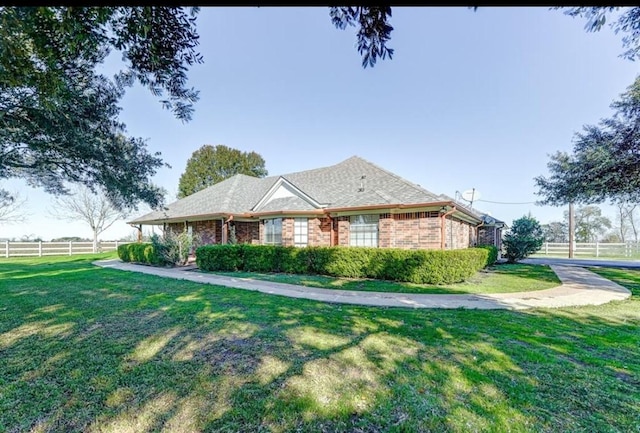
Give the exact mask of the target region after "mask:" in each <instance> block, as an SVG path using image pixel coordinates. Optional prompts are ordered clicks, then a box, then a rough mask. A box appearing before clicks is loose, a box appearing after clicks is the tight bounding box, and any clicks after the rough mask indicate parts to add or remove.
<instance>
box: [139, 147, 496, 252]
mask: <svg viewBox="0 0 640 433" xmlns="http://www.w3.org/2000/svg"><path fill="white" fill-rule="evenodd" d="M129 224H132V225H135V226H138V228H139V230H141V227H142V225H145V224H146V225H163V227H164V228H165V229H169V230H172V231H183V230H185V229H186V230H188V231H189V232H192V233H194V234H197V235H199V236H200V239H201V241H202V242H203V243H207V244H220V243H222V244H224V243H228V242H229V240H230V236H234V235H235V238H236V240H237V242H238V243H252V244H267V245H285V246H300V247H302V246H334V245H344V246H367V247H380V248H403V249H457V248H467V247H469V246H474V245H476V244H477V243H478V234H479V232H478V229H479V228H482V226H483V225H484V222H483V216H482V215H481V214H478V213H476V212H475V211H473V210H471V209H469V208H467V207H465V206H464V205H462V204H460V203H458V202H456V201H454V200H453V199H451V198H450V197H447V196H445V195H436V194H434V193H432V192H430V191H427V190H426V189H424V188H422V187H420V186H419V185H416V184H413V183H411V182H409V181H407V180H405V179H403V178H401V177H400V176H398V175H396V174H394V173H391V172H389V171H387V170H385V169H383V168H381V167H378V166H377V165H375V164H372V163H370V162H368V161H365V160H364V159H362V158H360V157H357V156H353V157H351V158H349V159H347V160H345V161H342V162H340V163H338V164H335V165H332V166H329V167H322V168H317V169H313V170H306V171H300V172H296V173H291V174H285V175H281V176H269V177H265V178H256V177H252V176H246V175H242V174H238V175H235V176H233V177H231V178H229V179H226V180H224V181H222V182H219V183H217V184H215V185H212V186H210V187H208V188H206V189H203V190H201V191H198V192H196V193H194V194H192V195H190V196H188V197H185V198H183V199H181V200H178V201H176V202H174V203H171V204H169V205H168V206H167V207H166V208H165V209H164V210H162V211H154V212H150V213H148V214H146V215H143V216H141V217H139V218H137V219H135V220H133V221H130V222H129ZM485 231H486V230H485ZM485 231H481V232H480V233H484V232H485ZM487 233H488V232H487ZM492 233H493V234H494V235H495V233H496V232H492ZM488 240H489V237H488V236H487V237H486V241H487V242H488ZM496 241H497V238H495V237H494V238H493V239H492V240H491V243H492V244H495V243H496Z"/></svg>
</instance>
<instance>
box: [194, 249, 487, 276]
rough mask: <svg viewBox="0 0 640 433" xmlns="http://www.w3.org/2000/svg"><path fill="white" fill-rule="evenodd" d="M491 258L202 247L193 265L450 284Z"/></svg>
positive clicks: (467, 253) (474, 252)
mask: <svg viewBox="0 0 640 433" xmlns="http://www.w3.org/2000/svg"><path fill="white" fill-rule="evenodd" d="M493 248H494V249H495V247H493ZM492 253H493V252H492V250H491V249H490V248H468V249H464V250H445V251H442V250H401V249H391V248H359V247H306V248H295V247H282V246H272V245H246V244H245V245H207V246H203V247H200V248H198V250H197V251H196V261H197V263H198V266H199V267H200V268H201V269H203V270H206V271H237V270H243V271H249V272H287V273H294V274H321V275H331V276H334V277H347V278H375V279H380V280H395V281H406V282H411V283H418V284H450V283H456V282H460V281H464V280H465V279H467V278H469V277H470V276H472V275H474V274H475V273H476V272H478V271H479V270H480V269H482V268H484V267H485V266H486V265H487V264H488V263H489V262H490V260H491V258H490V256H491V255H492ZM496 255H497V252H496Z"/></svg>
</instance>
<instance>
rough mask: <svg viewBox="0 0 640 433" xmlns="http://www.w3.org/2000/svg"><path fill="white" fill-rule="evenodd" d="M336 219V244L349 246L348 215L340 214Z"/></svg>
mask: <svg viewBox="0 0 640 433" xmlns="http://www.w3.org/2000/svg"><path fill="white" fill-rule="evenodd" d="M336 220H337V225H338V230H337V233H338V235H337V237H338V239H337V242H336V245H342V246H349V224H350V223H349V217H348V216H341V217H337V218H336Z"/></svg>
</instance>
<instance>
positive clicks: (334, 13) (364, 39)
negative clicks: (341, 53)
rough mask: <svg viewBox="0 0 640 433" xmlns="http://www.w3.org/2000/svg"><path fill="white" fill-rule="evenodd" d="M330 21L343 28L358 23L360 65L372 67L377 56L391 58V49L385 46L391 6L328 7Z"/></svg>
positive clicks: (388, 38) (390, 28)
mask: <svg viewBox="0 0 640 433" xmlns="http://www.w3.org/2000/svg"><path fill="white" fill-rule="evenodd" d="M329 15H330V16H331V22H332V23H333V25H335V26H336V27H337V28H339V29H341V30H344V29H346V28H347V26H356V25H358V26H359V28H358V32H357V38H358V52H359V53H360V54H361V55H362V67H363V68H366V67H367V66H371V67H373V66H374V65H375V64H376V61H377V60H378V58H381V59H383V60H384V59H386V58H387V56H388V57H389V59H392V58H393V49H392V48H388V47H387V42H388V41H389V40H390V39H391V32H392V31H393V27H391V25H390V24H389V19H390V18H391V7H389V6H357V7H331V8H329Z"/></svg>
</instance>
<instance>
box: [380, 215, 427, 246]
mask: <svg viewBox="0 0 640 433" xmlns="http://www.w3.org/2000/svg"><path fill="white" fill-rule="evenodd" d="M378 245H379V246H380V248H402V249H413V250H415V249H439V248H440V217H439V214H438V212H409V213H403V214H393V215H390V214H381V215H380V222H379V225H378Z"/></svg>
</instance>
